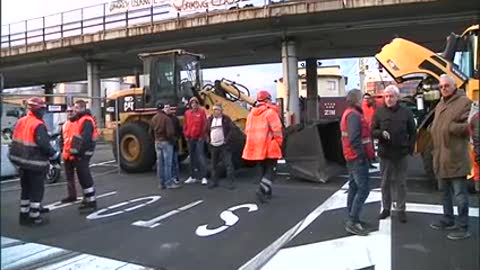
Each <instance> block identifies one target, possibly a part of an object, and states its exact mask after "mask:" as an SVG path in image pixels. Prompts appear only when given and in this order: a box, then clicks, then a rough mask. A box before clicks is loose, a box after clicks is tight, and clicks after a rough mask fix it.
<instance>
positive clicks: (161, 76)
mask: <svg viewBox="0 0 480 270" xmlns="http://www.w3.org/2000/svg"><path fill="white" fill-rule="evenodd" d="M139 57H140V59H142V60H143V64H144V74H143V76H141V77H140V78H142V79H143V81H142V79H140V86H141V87H136V88H130V89H125V90H120V91H117V92H115V93H113V94H112V95H110V96H109V97H108V98H107V106H106V119H105V122H106V123H107V128H105V129H102V130H101V134H102V136H103V138H104V140H105V141H107V142H110V143H112V145H113V146H114V149H113V151H114V155H115V156H117V149H116V145H117V144H116V132H115V131H116V128H117V127H118V137H119V138H118V139H119V144H118V145H119V149H118V150H119V151H118V153H119V155H120V165H121V168H122V169H123V170H124V171H126V172H144V171H148V170H151V169H152V167H153V166H154V163H155V160H156V154H155V147H154V140H153V137H152V135H151V134H150V133H149V123H150V120H151V118H152V117H153V116H154V115H155V113H156V105H157V104H158V103H159V102H161V103H164V104H171V105H174V106H175V107H176V114H177V116H179V118H180V121H181V122H182V123H183V117H182V116H183V113H184V112H185V110H186V103H187V102H186V101H188V99H189V98H190V97H192V96H195V97H197V98H198V99H199V101H200V103H201V105H202V106H203V108H204V109H205V110H206V111H207V115H209V114H211V113H212V110H213V105H214V104H215V103H221V104H222V106H223V110H224V113H225V114H226V115H228V116H229V117H230V118H231V119H232V121H233V122H234V123H235V124H236V126H237V127H238V130H236V131H235V132H234V136H235V141H236V142H237V145H235V146H233V147H232V148H233V149H232V151H233V153H232V154H233V156H234V158H233V161H234V164H236V166H239V164H240V163H241V158H240V157H241V151H242V149H243V144H244V135H243V132H242V130H243V129H244V127H245V122H246V119H247V115H248V112H249V111H248V109H247V108H246V106H241V104H240V103H239V102H236V101H242V102H244V103H246V104H249V105H253V104H254V103H255V100H254V99H253V98H251V97H249V93H248V89H246V87H244V86H242V85H240V84H237V83H235V82H232V81H229V80H226V79H222V80H220V81H216V82H215V85H211V84H208V85H205V86H203V87H202V86H201V79H200V60H201V59H203V58H204V57H203V55H200V54H194V53H189V52H186V51H184V50H170V51H164V52H158V53H145V54H140V55H139ZM116 108H117V109H116ZM178 146H179V156H180V158H181V159H185V158H186V157H187V156H188V151H187V147H186V142H185V140H184V139H183V138H182V140H180V142H178Z"/></svg>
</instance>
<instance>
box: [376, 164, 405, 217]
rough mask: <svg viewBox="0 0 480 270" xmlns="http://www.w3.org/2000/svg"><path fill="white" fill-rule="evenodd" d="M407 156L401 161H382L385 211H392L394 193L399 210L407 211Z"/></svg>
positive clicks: (381, 170)
mask: <svg viewBox="0 0 480 270" xmlns="http://www.w3.org/2000/svg"><path fill="white" fill-rule="evenodd" d="M407 167H408V160H407V156H404V157H402V158H400V159H395V160H392V159H387V158H381V159H380V172H381V174H382V184H381V188H382V204H383V209H386V210H390V208H391V206H392V193H393V194H394V201H396V202H397V208H398V210H400V211H405V200H406V197H407Z"/></svg>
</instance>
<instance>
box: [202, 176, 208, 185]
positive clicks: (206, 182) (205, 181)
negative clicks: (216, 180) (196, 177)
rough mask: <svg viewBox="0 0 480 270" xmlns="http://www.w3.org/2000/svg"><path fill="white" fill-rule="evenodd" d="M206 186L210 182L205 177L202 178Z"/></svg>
mask: <svg viewBox="0 0 480 270" xmlns="http://www.w3.org/2000/svg"><path fill="white" fill-rule="evenodd" d="M206 184H208V180H207V178H205V177H204V178H202V185H206Z"/></svg>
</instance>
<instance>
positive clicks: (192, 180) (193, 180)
mask: <svg viewBox="0 0 480 270" xmlns="http://www.w3.org/2000/svg"><path fill="white" fill-rule="evenodd" d="M195 182H197V179H195V178H193V177H191V176H190V177H189V178H188V179H187V180H185V184H193V183H195Z"/></svg>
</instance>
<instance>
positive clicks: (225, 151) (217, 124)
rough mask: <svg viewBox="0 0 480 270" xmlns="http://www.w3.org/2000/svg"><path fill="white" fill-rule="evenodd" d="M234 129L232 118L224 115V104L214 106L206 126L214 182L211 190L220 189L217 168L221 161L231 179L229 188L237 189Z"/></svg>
mask: <svg viewBox="0 0 480 270" xmlns="http://www.w3.org/2000/svg"><path fill="white" fill-rule="evenodd" d="M233 128H234V126H233V122H232V120H231V119H230V117H228V116H227V115H225V114H223V108H222V104H215V105H213V114H212V115H210V117H208V119H207V126H206V129H207V130H206V136H207V141H208V143H209V148H210V153H211V157H212V164H211V172H212V180H213V181H212V183H211V185H210V186H209V188H216V187H218V178H219V177H218V172H217V166H218V163H219V162H220V161H223V164H224V165H225V169H226V170H227V178H228V179H229V184H228V188H229V189H234V188H235V186H234V182H235V174H234V168H233V163H232V151H231V148H230V147H231V144H232V138H231V137H232V129H233Z"/></svg>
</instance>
